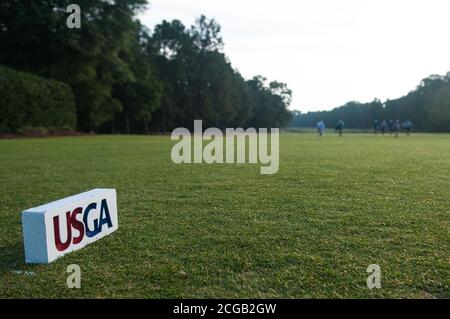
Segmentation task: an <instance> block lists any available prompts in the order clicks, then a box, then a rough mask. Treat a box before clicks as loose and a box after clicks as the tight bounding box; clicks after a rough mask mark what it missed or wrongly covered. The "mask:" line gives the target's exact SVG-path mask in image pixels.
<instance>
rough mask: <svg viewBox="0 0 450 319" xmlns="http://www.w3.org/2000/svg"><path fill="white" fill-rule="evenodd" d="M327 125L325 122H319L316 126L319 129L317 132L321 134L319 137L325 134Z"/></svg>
mask: <svg viewBox="0 0 450 319" xmlns="http://www.w3.org/2000/svg"><path fill="white" fill-rule="evenodd" d="M325 127H326V126H325V123H324V122H323V121H320V122H317V124H316V128H317V132H319V136H320V137H322V136H323V133H324V131H325Z"/></svg>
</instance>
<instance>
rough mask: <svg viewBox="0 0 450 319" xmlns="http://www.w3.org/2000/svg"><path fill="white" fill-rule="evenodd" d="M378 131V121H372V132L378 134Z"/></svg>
mask: <svg viewBox="0 0 450 319" xmlns="http://www.w3.org/2000/svg"><path fill="white" fill-rule="evenodd" d="M379 129H380V124H379V123H378V120H375V121H373V132H374V133H375V135H376V134H378V130H379Z"/></svg>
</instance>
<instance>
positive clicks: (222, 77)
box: [0, 0, 292, 133]
mask: <svg viewBox="0 0 450 319" xmlns="http://www.w3.org/2000/svg"><path fill="white" fill-rule="evenodd" d="M71 2H72V1H67V0H45V1H44V0H42V1H35V0H21V1H16V0H3V1H2V2H1V3H0V64H1V65H5V66H7V67H9V68H13V69H15V70H19V71H22V72H27V73H32V74H35V75H38V76H40V77H43V78H47V79H53V80H57V81H60V82H64V83H66V84H68V85H69V86H70V88H71V89H72V91H73V96H74V98H75V105H76V120H77V121H76V123H77V124H76V126H77V129H78V130H80V131H84V132H90V131H94V132H102V133H148V132H166V131H170V130H173V129H174V128H176V127H180V126H183V127H187V128H192V126H193V121H194V119H202V120H203V123H204V125H205V126H207V127H209V126H214V127H218V128H222V129H224V128H226V127H238V126H240V127H267V128H271V127H283V126H286V125H287V124H289V123H290V121H291V113H290V112H289V111H288V109H287V108H288V106H289V104H290V102H291V96H292V92H291V91H290V90H289V89H288V87H287V85H286V84H284V83H280V82H276V81H272V82H269V81H268V80H267V79H266V78H264V77H262V76H255V77H254V78H252V79H250V80H245V79H244V78H243V76H242V75H241V74H240V73H239V72H238V71H237V70H236V69H234V68H233V67H232V65H231V62H230V61H229V60H228V58H227V57H226V55H225V54H224V53H223V47H224V43H223V40H222V37H221V34H220V32H221V27H220V25H219V24H218V23H217V22H216V21H215V20H213V19H208V18H207V17H205V16H201V17H199V18H198V20H197V21H196V23H195V25H193V26H191V27H186V26H185V25H183V23H181V22H180V21H178V20H174V21H163V22H161V23H160V24H159V25H157V26H156V27H155V28H154V30H152V31H150V30H149V29H148V28H146V27H145V26H143V25H142V24H141V22H140V21H139V20H138V19H137V18H136V15H137V14H138V13H139V12H141V11H142V10H144V9H145V8H146V5H147V0H114V1H113V0H108V1H106V0H78V1H77V4H78V5H79V6H80V7H81V15H82V25H81V28H80V29H69V28H67V26H66V19H67V13H66V8H67V6H68V5H69V4H70V3H71Z"/></svg>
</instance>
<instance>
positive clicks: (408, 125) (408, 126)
mask: <svg viewBox="0 0 450 319" xmlns="http://www.w3.org/2000/svg"><path fill="white" fill-rule="evenodd" d="M402 127H403V129H404V130H405V131H406V135H408V136H409V134H411V131H412V129H413V123H412V122H411V121H410V120H408V121H405V122H404V123H403V124H402Z"/></svg>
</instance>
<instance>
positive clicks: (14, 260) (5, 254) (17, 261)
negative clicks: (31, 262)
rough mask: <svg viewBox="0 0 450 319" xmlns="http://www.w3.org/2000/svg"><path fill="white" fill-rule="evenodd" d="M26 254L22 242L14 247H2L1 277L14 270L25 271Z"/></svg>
mask: <svg viewBox="0 0 450 319" xmlns="http://www.w3.org/2000/svg"><path fill="white" fill-rule="evenodd" d="M25 267H27V264H25V253H24V249H23V243H22V242H16V243H14V244H13V245H12V246H8V247H0V275H2V274H4V273H7V272H11V271H14V270H23V269H25Z"/></svg>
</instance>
